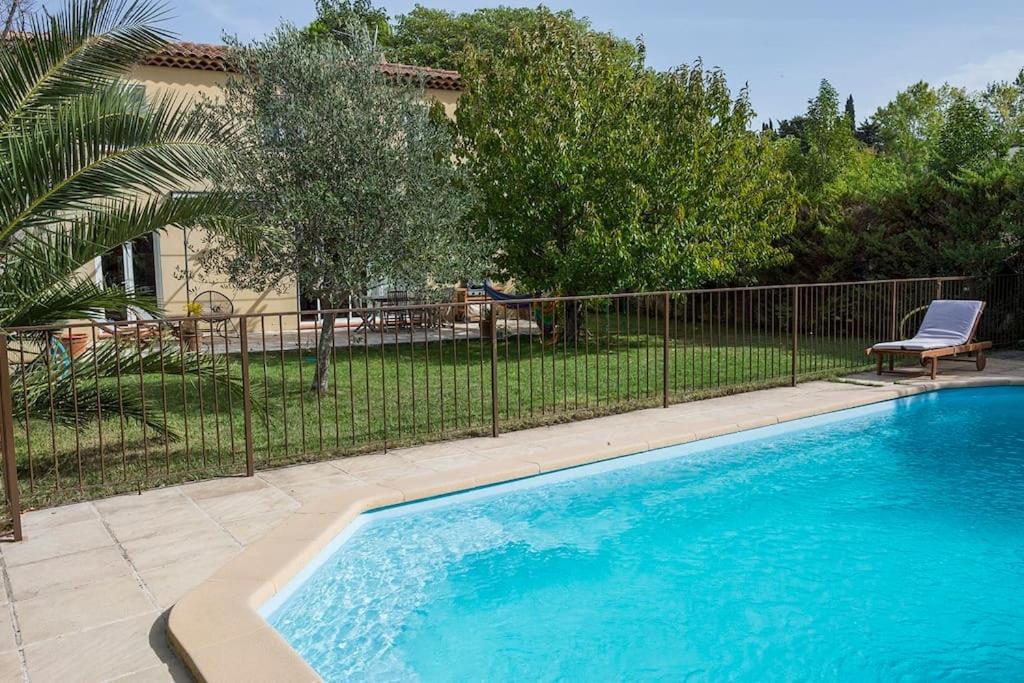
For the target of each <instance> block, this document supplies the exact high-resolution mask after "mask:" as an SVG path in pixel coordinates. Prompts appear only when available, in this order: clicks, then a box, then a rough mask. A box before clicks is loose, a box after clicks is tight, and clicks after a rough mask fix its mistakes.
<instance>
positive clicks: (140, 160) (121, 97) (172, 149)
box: [0, 83, 230, 244]
mask: <svg viewBox="0 0 1024 683" xmlns="http://www.w3.org/2000/svg"><path fill="white" fill-rule="evenodd" d="M229 138H230V131H229V130H226V129H225V128H224V127H222V126H219V125H216V124H213V123H211V121H210V119H209V118H207V117H203V116H201V115H199V112H198V110H196V109H195V108H194V107H193V106H191V104H190V103H189V102H187V101H186V100H184V99H182V98H180V97H174V96H170V95H167V96H163V97H161V98H158V99H157V100H155V101H153V102H144V101H142V100H141V99H140V98H138V97H137V96H135V95H133V94H132V93H131V92H130V91H129V90H128V89H127V88H126V86H125V85H124V84H123V83H116V84H114V85H111V86H110V87H108V88H106V89H104V90H102V91H99V92H94V93H92V94H89V95H83V96H80V97H76V98H72V99H70V100H67V101H65V102H64V103H63V104H62V105H61V106H59V107H57V108H55V109H54V110H53V111H52V115H51V116H49V117H47V118H46V119H45V120H41V121H39V122H38V124H37V125H36V126H34V127H33V128H32V129H30V130H25V131H23V132H20V133H18V134H15V135H12V136H8V137H7V139H6V140H0V158H3V159H5V160H6V164H5V165H6V166H8V168H9V170H11V173H8V174H5V175H3V176H0V244H2V243H4V242H5V241H6V240H8V239H9V238H10V237H11V236H12V235H13V234H15V233H16V232H17V231H18V230H21V229H31V228H34V227H38V226H40V225H48V224H52V223H53V222H55V221H59V220H61V219H62V218H63V217H66V216H68V215H69V214H83V215H88V214H95V213H102V212H105V211H107V210H108V209H109V208H110V205H111V202H112V201H113V202H114V203H115V205H116V202H117V201H126V200H135V199H137V198H140V197H141V198H143V199H144V198H145V196H146V195H153V194H161V193H167V192H171V191H174V190H178V189H180V188H184V187H199V186H201V185H202V183H204V182H205V181H206V180H207V179H208V178H209V176H210V173H211V171H212V169H213V167H214V164H215V162H216V158H217V155H218V152H219V149H220V144H221V143H222V142H223V141H224V140H226V139H229Z"/></svg>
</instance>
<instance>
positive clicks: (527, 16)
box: [385, 5, 631, 70]
mask: <svg viewBox="0 0 1024 683" xmlns="http://www.w3.org/2000/svg"><path fill="white" fill-rule="evenodd" d="M550 14H551V12H550V11H549V10H548V9H546V8H545V7H543V6H540V7H537V8H536V9H533V8H529V7H506V6H499V7H486V8H482V9H477V10H473V11H472V12H461V13H458V14H456V13H454V12H449V11H447V10H443V9H432V8H428V7H423V6H422V5H416V7H414V8H413V9H412V11H410V12H409V13H408V14H404V15H401V16H399V17H398V18H397V19H396V21H395V29H394V34H393V35H392V36H391V38H390V39H389V40H388V41H387V42H386V44H385V47H386V48H387V52H388V57H389V58H390V59H393V60H396V61H400V62H406V63H408V64H416V65H419V66H431V67H435V68H439V69H456V70H462V69H463V68H464V67H465V64H466V60H467V57H468V56H469V52H470V50H473V51H475V52H477V53H480V54H483V53H492V54H493V53H496V52H500V51H501V50H503V49H504V48H505V46H506V45H507V44H508V41H509V38H510V36H511V35H512V34H513V33H514V32H520V33H530V32H533V31H535V30H536V29H537V28H539V27H540V26H541V25H542V24H543V23H544V22H545V21H546V20H547V17H548V16H549V15H550ZM555 16H556V17H558V18H559V19H561V20H563V21H565V22H567V23H569V24H572V25H574V26H575V27H576V28H577V29H578V30H580V31H581V32H587V31H590V30H591V27H590V22H589V21H587V20H586V19H583V18H579V17H576V16H575V15H574V14H573V12H572V11H571V10H566V11H563V12H557V13H555ZM619 42H621V43H622V45H623V46H624V47H625V48H627V49H628V48H630V47H631V45H630V43H628V42H626V41H619Z"/></svg>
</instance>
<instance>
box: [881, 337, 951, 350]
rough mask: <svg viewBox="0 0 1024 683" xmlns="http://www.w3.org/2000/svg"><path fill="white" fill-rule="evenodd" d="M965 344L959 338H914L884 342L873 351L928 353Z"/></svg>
mask: <svg viewBox="0 0 1024 683" xmlns="http://www.w3.org/2000/svg"><path fill="white" fill-rule="evenodd" d="M963 343H964V342H962V341H960V340H959V338H958V337H914V338H913V339H904V340H902V341H893V342H882V343H881V344H875V345H874V346H873V347H871V348H873V349H875V350H877V351H928V350H930V349H944V348H947V347H949V346H959V345H960V344H963Z"/></svg>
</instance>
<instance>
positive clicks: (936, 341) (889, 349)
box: [867, 299, 992, 379]
mask: <svg viewBox="0 0 1024 683" xmlns="http://www.w3.org/2000/svg"><path fill="white" fill-rule="evenodd" d="M984 310H985V302H984V301H960V300H948V299H936V300H935V301H932V303H931V304H930V305H929V306H928V311H927V312H926V313H925V315H924V320H922V321H921V327H920V329H918V331H917V334H915V335H914V336H913V337H911V338H910V339H904V340H901V341H891V342H882V343H880V344H875V345H874V346H872V347H871V348H870V349H867V353H868V355H869V356H870V355H872V354H874V355H875V356H876V357H877V358H878V374H879V375H881V374H882V361H883V359H885V358H888V360H889V372H892V371H893V360H894V358H895V357H896V356H911V357H915V358H918V359H919V360H920V362H921V365H928V366H929V369H930V372H931V378H932V379H935V376H936V374H937V372H938V363H939V359H940V358H951V359H953V360H959V359H958V358H956V356H959V355H960V354H974V359H973V360H974V364H975V367H977V369H978V370H984V369H985V364H986V359H985V351H986V350H988V349H991V348H992V342H988V341H985V342H979V341H977V332H978V323H979V322H980V321H981V314H982V312H983V311H984Z"/></svg>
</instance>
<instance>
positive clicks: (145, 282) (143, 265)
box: [96, 234, 157, 320]
mask: <svg viewBox="0 0 1024 683" xmlns="http://www.w3.org/2000/svg"><path fill="white" fill-rule="evenodd" d="M97 260H98V263H97V264H96V265H97V268H96V278H97V281H98V282H99V283H100V284H102V285H103V286H104V287H123V288H124V289H125V291H128V292H134V293H136V294H141V295H145V296H150V297H153V296H156V280H157V261H156V242H155V237H154V235H152V234H149V235H144V236H142V237H138V238H136V239H134V240H132V241H131V242H125V243H124V244H122V245H121V246H119V247H115V248H114V249H111V250H110V251H108V252H107V253H105V254H103V256H101V257H99V259H97ZM104 315H105V316H106V317H107V318H108V319H109V320H132V319H134V318H135V317H136V315H135V312H134V311H131V310H126V309H123V308H122V309H105V310H104Z"/></svg>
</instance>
